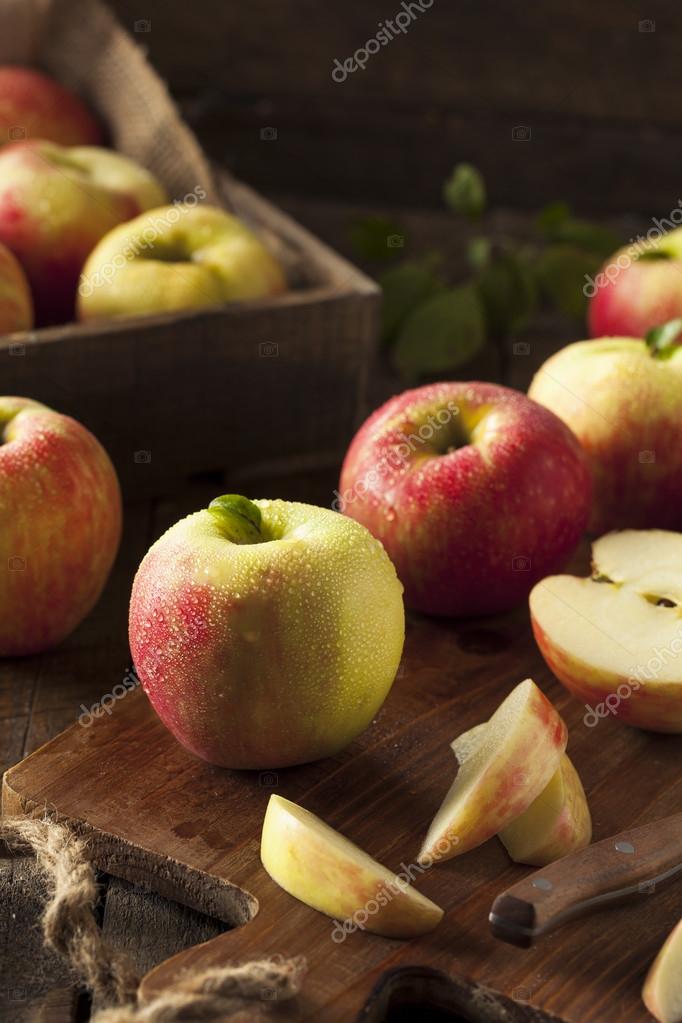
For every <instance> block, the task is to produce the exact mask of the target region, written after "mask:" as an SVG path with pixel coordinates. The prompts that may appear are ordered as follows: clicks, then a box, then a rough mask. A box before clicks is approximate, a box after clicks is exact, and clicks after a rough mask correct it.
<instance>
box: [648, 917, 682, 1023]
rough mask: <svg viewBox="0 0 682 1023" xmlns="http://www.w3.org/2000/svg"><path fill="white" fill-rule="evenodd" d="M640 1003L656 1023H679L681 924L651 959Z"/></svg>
mask: <svg viewBox="0 0 682 1023" xmlns="http://www.w3.org/2000/svg"><path fill="white" fill-rule="evenodd" d="M642 999H643V1001H644V1004H645V1005H646V1007H647V1009H648V1010H649V1012H650V1013H651V1015H652V1016H653V1017H654V1018H655V1019H657V1020H658V1021H659V1023H682V920H680V922H679V923H678V924H677V926H676V927H675V928H673V930H672V932H671V933H670V934H669V935H668V938H667V940H666V942H665V944H664V945H663V948H662V949H661V951H660V952H659V953H658V955H657V956H656V958H655V959H654V962H653V963H652V966H651V969H650V970H649V973H648V974H647V978H646V980H645V982H644V987H643V989H642Z"/></svg>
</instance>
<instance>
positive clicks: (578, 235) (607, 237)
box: [535, 202, 622, 258]
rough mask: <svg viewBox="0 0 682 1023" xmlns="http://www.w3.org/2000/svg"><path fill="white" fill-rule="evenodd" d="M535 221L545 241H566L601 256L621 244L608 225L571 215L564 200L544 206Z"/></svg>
mask: <svg viewBox="0 0 682 1023" xmlns="http://www.w3.org/2000/svg"><path fill="white" fill-rule="evenodd" d="M535 223H536V225H537V227H538V229H539V230H540V232H541V234H543V235H544V237H545V238H546V239H547V241H550V242H566V243H567V244H569V245H575V246H578V247H579V248H582V249H588V250H589V251H591V252H597V253H599V255H600V256H601V257H602V258H605V257H606V256H610V255H611V253H612V252H614V251H615V250H616V249H618V248H620V245H621V244H622V243H621V240H620V239H619V238H618V236H617V235H616V234H614V232H613V231H611V230H610V229H609V228H608V227H602V226H601V225H599V224H593V223H592V222H591V221H589V220H578V219H577V218H576V217H573V216H571V210H570V207H569V206H568V205H567V204H566V203H565V202H553V203H550V204H549V206H545V208H544V209H543V210H541V211H540V213H539V214H538V216H537V217H536V220H535Z"/></svg>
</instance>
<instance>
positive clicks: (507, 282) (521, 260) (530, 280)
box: [476, 250, 537, 337]
mask: <svg viewBox="0 0 682 1023" xmlns="http://www.w3.org/2000/svg"><path fill="white" fill-rule="evenodd" d="M476 287H477V289H478V293H479V296H480V299H481V302H482V303H483V308H484V310H485V318H486V323H487V325H488V330H489V332H490V333H491V334H493V335H494V336H496V337H504V336H505V335H507V334H509V333H510V332H511V331H513V330H517V329H518V328H519V327H522V326H523V325H524V324H525V323H526V322H527V321H528V319H529V318H530V316H532V314H533V313H534V312H535V309H536V307H537V288H536V285H535V280H534V277H533V274H532V272H531V269H530V266H529V265H528V261H527V259H526V258H525V256H524V254H523V253H522V252H516V253H515V252H512V251H509V250H507V251H503V252H498V253H497V254H496V255H495V257H494V258H493V260H492V261H491V262H490V264H489V265H488V266H486V267H484V268H483V270H482V271H481V272H480V273H479V275H478V277H477V278H476Z"/></svg>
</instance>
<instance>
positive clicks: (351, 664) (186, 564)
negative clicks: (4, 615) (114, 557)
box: [130, 495, 404, 768]
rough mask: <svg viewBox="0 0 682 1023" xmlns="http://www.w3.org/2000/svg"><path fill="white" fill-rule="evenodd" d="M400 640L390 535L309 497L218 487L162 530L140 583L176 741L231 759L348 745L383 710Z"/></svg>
mask: <svg viewBox="0 0 682 1023" xmlns="http://www.w3.org/2000/svg"><path fill="white" fill-rule="evenodd" d="M403 639H404V613H403V603H402V587H401V586H400V583H399V582H398V579H397V577H396V574H395V569H394V568H393V565H392V564H391V562H390V561H389V559H388V557H387V555H386V552H385V551H384V549H383V548H382V546H381V544H380V543H378V542H377V541H376V540H374V539H373V538H372V536H370V534H369V533H368V532H367V530H365V529H363V527H362V526H359V525H358V524H357V523H356V522H352V521H351V520H350V519H346V518H344V517H343V516H342V515H338V514H336V513H335V512H332V511H329V510H328V509H324V508H316V507H313V506H312V505H306V504H297V503H290V502H287V501H249V500H247V499H246V498H244V497H240V496H239V495H224V496H223V497H219V498H216V500H215V501H212V502H211V504H210V505H209V507H208V509H204V510H203V511H199V512H196V513H195V514H193V515H190V516H188V518H186V519H182V521H180V522H177V523H176V524H175V525H174V526H172V527H171V529H169V530H168V532H167V533H165V534H164V535H163V536H162V537H161V539H160V540H157V542H156V543H155V544H154V545H153V547H152V548H151V549H150V550H149V552H148V553H147V554H146V555H145V557H144V559H143V561H142V564H141V565H140V568H139V570H138V572H137V575H136V577H135V581H134V584H133V592H132V597H131V602H130V647H131V650H132V654H133V660H134V662H135V667H136V669H137V672H138V675H139V677H140V680H141V682H142V685H143V687H144V689H145V692H146V693H147V695H148V696H149V699H150V700H151V702H152V705H153V706H154V708H155V710H156V712H157V714H158V715H159V717H160V718H161V720H162V721H163V722H164V724H165V725H166V726H167V727H168V728H169V729H170V731H171V732H172V733H173V735H174V736H175V737H176V739H178V740H179V742H181V743H182V744H183V745H184V746H186V747H187V749H189V750H191V751H192V752H193V753H195V754H196V755H197V756H200V757H203V758H204V759H205V760H208V761H210V762H211V763H214V764H219V765H221V766H223V767H237V768H274V767H285V766H287V765H289V764H299V763H303V762H305V761H309V760H316V759H318V758H319V757H324V756H329V755H331V754H333V753H336V752H337V751H338V750H340V749H342V748H343V747H344V746H346V745H347V744H348V743H349V742H350V741H351V740H352V739H354V738H355V737H356V736H357V735H359V733H360V732H362V731H364V729H365V728H366V727H367V725H368V724H369V723H370V721H371V720H372V718H373V717H374V715H375V714H376V713H377V711H378V710H379V708H380V707H381V705H382V703H383V701H384V699H385V697H386V695H387V693H388V691H389V689H390V688H391V684H392V682H393V679H394V677H395V674H396V671H397V669H398V663H399V661H400V655H401V652H402V646H403Z"/></svg>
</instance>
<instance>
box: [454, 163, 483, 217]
mask: <svg viewBox="0 0 682 1023" xmlns="http://www.w3.org/2000/svg"><path fill="white" fill-rule="evenodd" d="M443 198H444V199H445V202H446V204H447V205H448V206H449V207H450V209H451V210H453V212H455V213H462V214H464V216H465V217H471V218H472V219H474V218H475V217H480V215H481V214H482V213H483V211H484V210H485V205H486V190H485V182H484V180H483V177H482V176H481V174H480V172H479V171H477V170H476V168H475V167H474V166H473V164H470V163H458V164H457V166H456V167H455V169H454V170H453V172H452V174H451V175H450V177H449V178H448V180H447V181H446V182H445V184H444V185H443Z"/></svg>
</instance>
